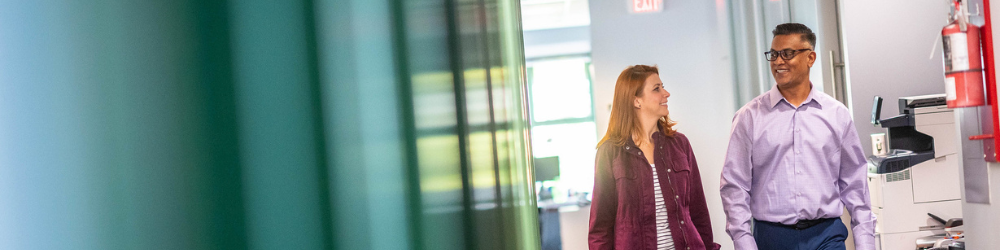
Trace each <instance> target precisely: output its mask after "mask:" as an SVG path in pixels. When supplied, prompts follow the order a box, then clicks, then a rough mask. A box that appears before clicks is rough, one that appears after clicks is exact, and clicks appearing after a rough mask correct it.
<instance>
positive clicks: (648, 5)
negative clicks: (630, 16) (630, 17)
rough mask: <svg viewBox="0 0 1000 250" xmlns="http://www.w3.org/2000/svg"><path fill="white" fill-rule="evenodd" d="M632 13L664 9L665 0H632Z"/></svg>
mask: <svg viewBox="0 0 1000 250" xmlns="http://www.w3.org/2000/svg"><path fill="white" fill-rule="evenodd" d="M630 1H632V8H631V9H632V13H649V12H660V11H663V0H630Z"/></svg>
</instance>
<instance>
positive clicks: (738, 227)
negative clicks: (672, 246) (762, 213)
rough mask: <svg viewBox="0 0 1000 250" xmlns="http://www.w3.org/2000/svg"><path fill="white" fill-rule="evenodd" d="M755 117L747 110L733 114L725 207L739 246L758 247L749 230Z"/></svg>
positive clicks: (724, 169)
mask: <svg viewBox="0 0 1000 250" xmlns="http://www.w3.org/2000/svg"><path fill="white" fill-rule="evenodd" d="M752 131H753V119H752V117H750V112H749V111H748V110H741V111H739V112H737V113H736V116H735V117H733V126H732V129H731V130H730V132H729V148H728V149H727V150H726V161H725V163H724V165H723V167H722V183H721V187H720V189H719V192H720V193H721V194H722V207H723V208H724V209H725V211H726V232H727V233H729V236H730V237H732V238H733V243H734V244H735V247H736V249H749V250H754V249H757V242H755V241H754V238H753V233H752V232H751V231H750V223H751V222H750V220H751V219H752V218H753V215H752V214H751V212H750V187H751V184H752V180H753V179H752V178H753V165H752V164H751V160H750V157H751V152H752V151H751V150H752V145H753V141H752Z"/></svg>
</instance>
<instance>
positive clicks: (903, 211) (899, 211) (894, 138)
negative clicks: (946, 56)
mask: <svg viewBox="0 0 1000 250" xmlns="http://www.w3.org/2000/svg"><path fill="white" fill-rule="evenodd" d="M874 104H875V105H873V107H872V123H874V124H876V125H879V126H881V127H883V128H886V130H887V136H888V138H887V139H886V140H885V141H886V142H888V143H889V144H888V147H887V148H888V149H889V150H888V152H886V154H884V155H873V156H870V157H869V158H868V159H869V163H870V164H872V167H870V171H869V173H868V188H869V193H870V194H871V197H870V198H871V204H872V213H874V214H875V216H876V218H877V220H876V223H875V240H876V244H878V247H877V249H883V250H895V249H916V247H917V246H924V245H926V244H921V243H920V242H921V241H919V240H926V239H931V238H934V239H935V240H936V239H939V238H943V237H944V236H945V235H947V233H949V232H948V231H947V230H949V229H948V228H947V224H945V225H946V226H941V225H942V223H941V222H940V221H939V220H936V219H934V218H932V217H929V216H928V214H933V215H936V216H940V217H941V218H962V194H961V189H960V187H961V184H960V181H959V175H960V173H961V172H960V168H959V166H961V164H960V161H959V159H958V158H959V155H958V149H959V146H958V145H959V144H958V131H957V126H956V125H957V123H956V122H955V112H954V110H951V109H948V108H947V106H946V104H945V95H943V94H940V95H926V96H912V97H902V98H899V115H897V116H893V117H890V118H886V119H880V118H881V117H880V114H879V113H880V109H881V98H879V97H876V98H875V103H874ZM915 244H916V245H915Z"/></svg>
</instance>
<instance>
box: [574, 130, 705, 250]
mask: <svg viewBox="0 0 1000 250" xmlns="http://www.w3.org/2000/svg"><path fill="white" fill-rule="evenodd" d="M653 143H654V150H655V155H654V161H655V163H656V173H657V177H658V178H659V180H660V190H662V192H663V201H664V203H665V204H664V205H666V207H667V214H668V215H667V216H668V218H667V221H668V222H669V224H670V233H671V235H672V236H673V240H674V248H675V249H678V250H701V249H712V250H714V249H719V247H720V246H719V244H716V243H715V242H714V241H712V225H711V224H712V222H711V220H709V218H708V207H707V206H706V205H705V192H704V191H703V190H702V187H701V174H700V173H699V172H698V162H697V161H695V158H694V153H693V152H692V151H691V143H690V142H689V141H688V139H687V137H686V136H684V134H681V133H676V134H674V136H672V137H668V136H665V135H663V134H662V133H660V132H656V133H654V134H653ZM596 165H597V166H596V174H595V179H596V180H595V182H594V194H593V195H594V198H593V203H592V204H591V207H590V235H589V237H588V238H589V239H588V242H589V244H590V249H591V250H598V249H600V250H603V249H629V250H632V249H636V250H639V249H648V250H655V249H656V214H655V211H656V208H655V207H654V206H655V202H654V201H653V195H654V194H653V171H652V170H651V169H650V167H649V163H647V161H646V157H645V156H643V155H642V150H640V149H639V148H637V147H636V146H635V143H634V142H633V141H632V140H631V139H629V140H628V142H627V143H626V144H625V146H615V145H614V143H613V142H605V143H604V144H602V145H601V146H600V147H599V148H598V149H597V163H596Z"/></svg>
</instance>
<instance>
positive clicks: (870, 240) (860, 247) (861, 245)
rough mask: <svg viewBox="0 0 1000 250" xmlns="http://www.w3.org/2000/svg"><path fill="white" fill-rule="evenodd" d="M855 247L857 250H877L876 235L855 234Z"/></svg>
mask: <svg viewBox="0 0 1000 250" xmlns="http://www.w3.org/2000/svg"><path fill="white" fill-rule="evenodd" d="M854 249H855V250H875V236H874V235H870V234H869V235H855V236H854Z"/></svg>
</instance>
